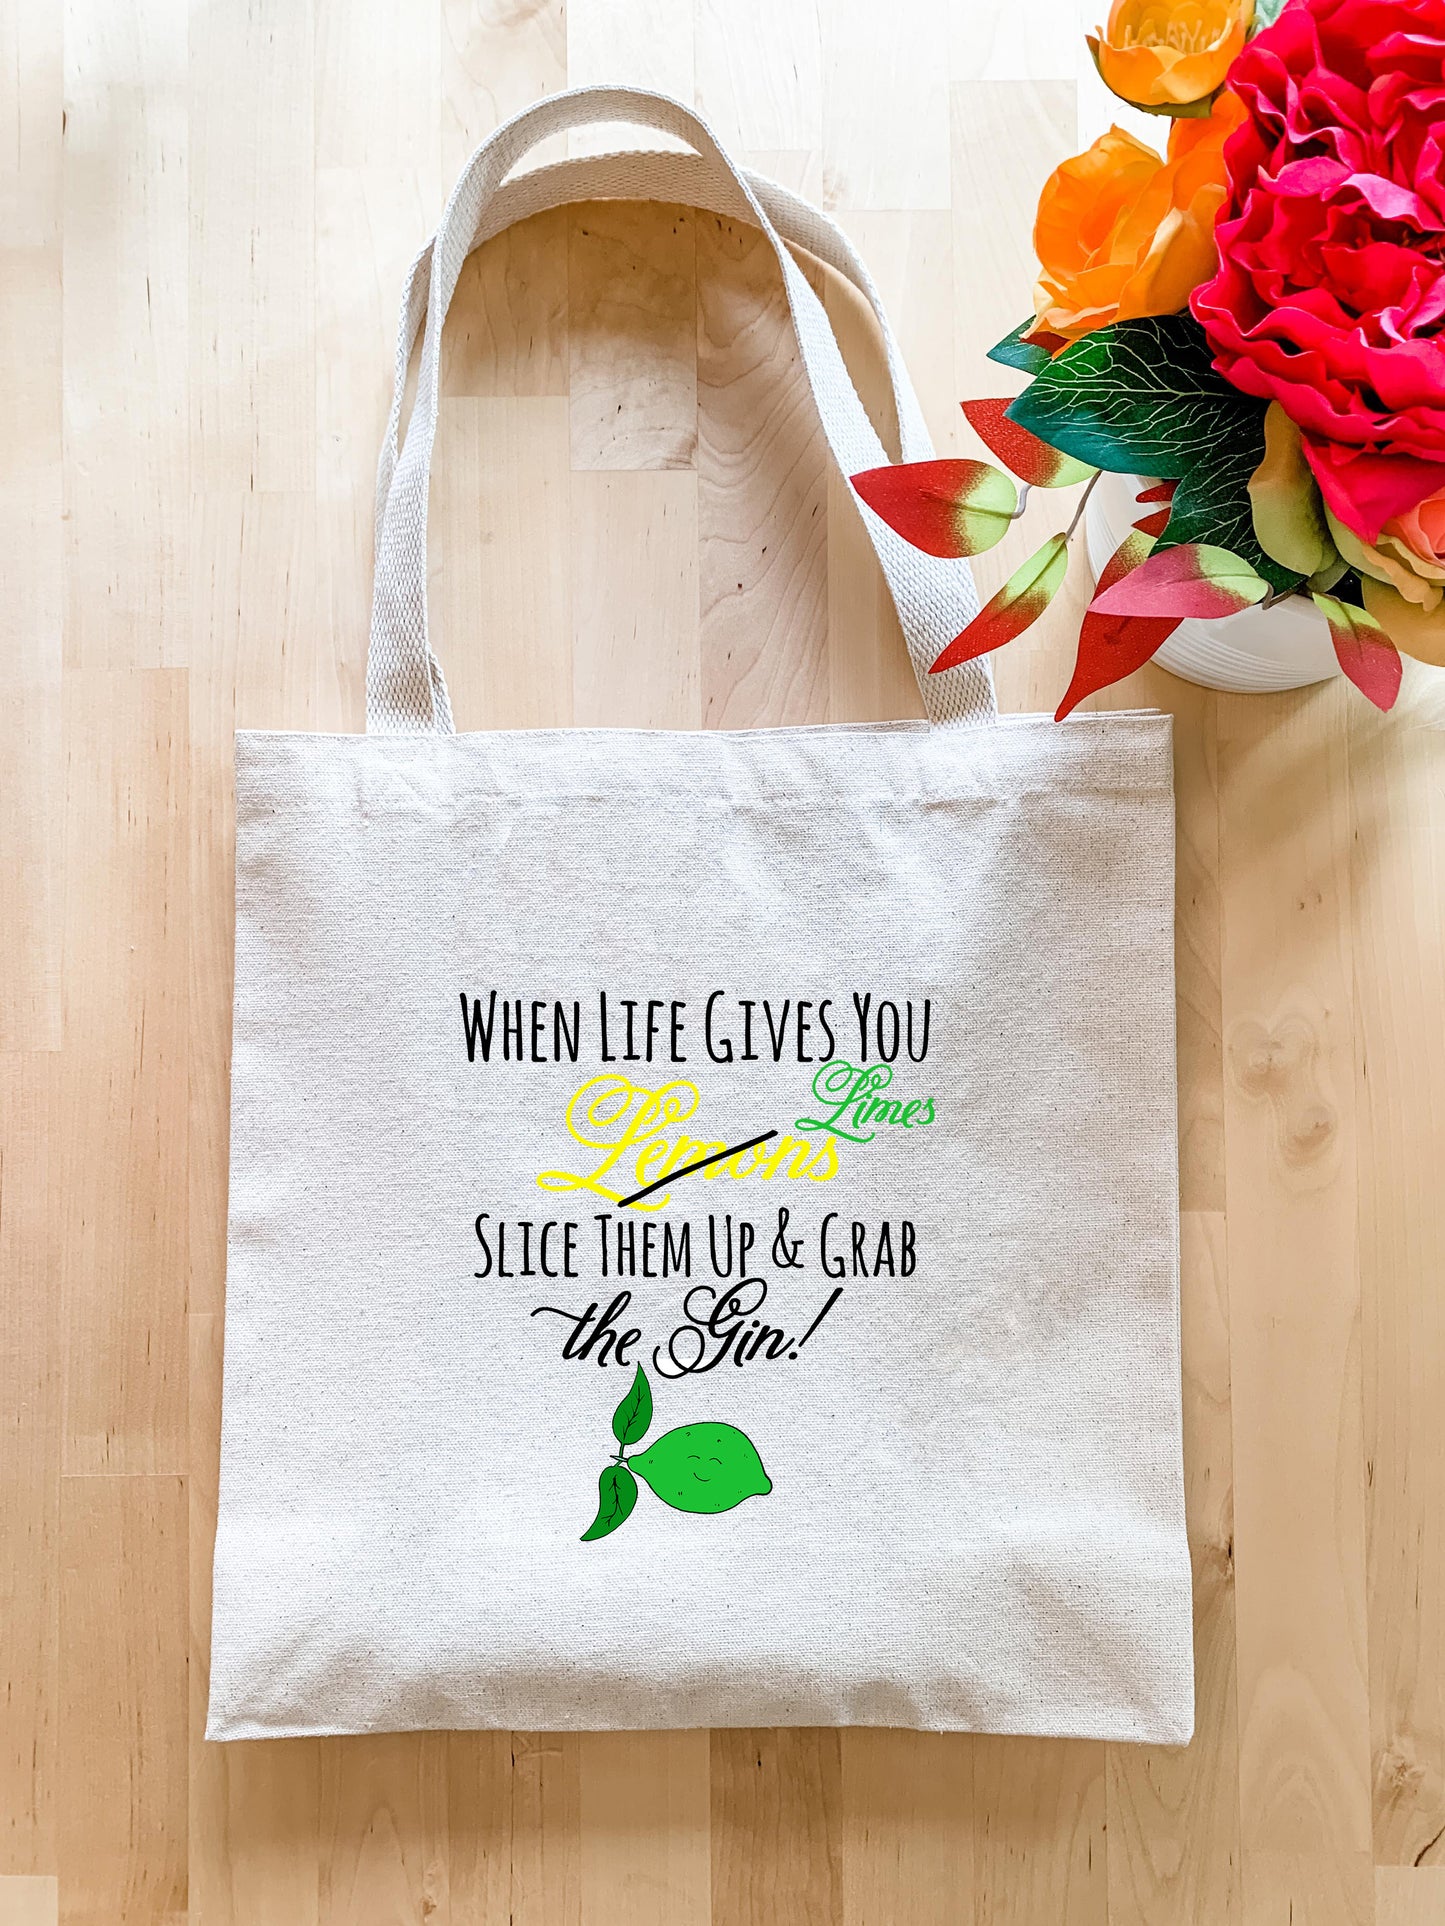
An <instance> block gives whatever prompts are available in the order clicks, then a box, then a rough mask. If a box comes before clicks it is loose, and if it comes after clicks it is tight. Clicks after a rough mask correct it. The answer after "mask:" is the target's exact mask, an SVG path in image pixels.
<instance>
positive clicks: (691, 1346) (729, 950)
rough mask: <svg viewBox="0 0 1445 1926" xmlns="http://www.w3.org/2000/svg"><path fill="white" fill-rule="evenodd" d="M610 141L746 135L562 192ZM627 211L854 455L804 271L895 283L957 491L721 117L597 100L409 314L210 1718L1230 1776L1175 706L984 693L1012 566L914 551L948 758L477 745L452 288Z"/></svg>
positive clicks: (755, 743) (279, 876) (304, 993)
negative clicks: (928, 1732) (856, 317)
mask: <svg viewBox="0 0 1445 1926" xmlns="http://www.w3.org/2000/svg"><path fill="white" fill-rule="evenodd" d="M589 121H614V122H615V121H628V122H633V123H639V124H643V125H646V126H648V127H651V128H655V129H659V130H662V131H665V132H666V133H668V134H670V135H674V136H678V137H680V138H681V139H682V140H683V141H685V142H686V143H687V144H688V145H689V146H690V147H691V149H692V150H693V152H692V153H690V154H686V155H683V154H676V153H652V154H635V153H628V154H617V155H608V156H604V157H602V158H596V159H586V160H580V161H570V162H565V163H563V164H561V165H558V166H552V167H547V168H543V169H541V170H539V171H537V172H534V173H531V174H524V175H522V176H519V177H518V178H516V179H510V178H509V176H510V174H511V170H512V169H513V167H514V166H515V164H516V163H517V162H518V161H519V160H520V159H521V158H522V156H523V155H524V154H525V152H526V151H527V149H528V148H529V147H531V146H532V145H533V144H534V143H536V142H537V141H539V140H541V139H543V138H545V137H546V136H548V135H551V134H555V133H557V132H559V131H560V130H562V129H565V128H571V127H577V126H580V125H582V124H583V123H584V122H589ZM624 197H631V198H660V199H665V200H669V201H685V202H689V203H692V204H694V205H697V206H700V207H704V208H710V209H714V210H716V211H718V212H720V213H722V214H724V215H727V216H729V217H733V218H737V219H741V220H745V221H749V222H751V223H753V224H754V225H756V226H757V227H758V228H759V229H761V231H762V233H763V234H764V235H765V236H766V237H767V239H768V240H769V241H770V242H771V244H772V246H773V248H774V250H775V251H776V254H777V258H778V264H779V267H780V269H781V271H782V274H783V276H784V281H785V284H786V290H787V297H788V302H789V306H790V310H791V315H792V320H793V323H794V326H795V328H796V332H797V339H798V345H799V349H800V352H801V357H802V363H803V367H804V370H805V372H806V375H807V379H808V381H809V383H810V384H811V388H812V391H813V394H814V397H815V398H816V401H817V405H818V409H819V413H820V415H821V418H822V423H823V427H824V429H825V431H826V434H827V438H828V441H829V443H830V445H831V447H832V450H833V453H834V455H835V456H836V458H837V460H838V462H839V463H840V465H841V467H842V469H843V471H844V472H845V473H853V472H856V471H857V470H859V469H862V468H867V467H873V466H877V465H878V464H879V463H881V462H882V461H884V460H885V459H886V456H885V454H884V451H883V448H882V446H881V445H880V443H879V441H878V439H877V437H876V435H875V434H874V431H873V429H872V428H871V427H870V425H869V422H868V419H867V417H866V415H865V413H864V411H863V409H862V407H861V405H860V403H859V401H858V398H857V396H856V394H855V392H854V390H853V387H852V385H851V383H850V381H849V378H848V375H847V373H846V371H845V369H844V366H843V363H842V361H841V358H840V355H839V351H838V348H837V344H836V342H835V340H834V337H833V334H832V332H831V329H830V327H829V324H828V321H827V319H826V316H825V314H824V312H823V309H822V307H821V306H820V304H819V302H818V300H817V299H816V297H815V296H814V294H813V292H812V290H811V288H810V286H809V284H808V282H807V280H806V279H805V278H804V276H803V274H802V273H801V272H800V270H799V268H798V266H797V264H796V262H795V261H794V260H793V258H792V256H791V255H790V253H789V251H788V244H792V245H794V246H798V247H801V248H803V249H806V250H808V251H809V252H810V253H811V254H813V255H815V256H817V257H819V258H821V259H822V260H824V261H826V262H828V263H830V264H831V265H832V266H833V267H834V268H836V269H837V270H838V271H839V272H841V273H842V274H844V275H846V276H847V277H848V278H849V279H850V280H851V281H852V282H853V283H854V284H855V285H856V286H857V287H858V288H859V289H860V290H861V292H862V294H863V295H864V297H865V298H866V299H867V300H868V301H869V302H870V303H871V304H872V306H873V309H874V311H875V313H876V314H877V316H878V321H879V325H880V327H881V328H882V330H883V339H884V342H885V344H886V347H887V353H888V362H889V367H890V370H891V374H892V379H893V384H894V400H895V402H896V407H897V417H898V427H899V435H900V441H901V446H902V450H903V455H904V458H905V459H909V460H918V459H921V458H924V457H926V456H928V455H929V454H930V453H931V449H930V446H929V442H928V436H927V432H926V430H925V428H924V425H923V420H922V416H921V414H920V411H919V408H918V404H917V401H916V399H915V398H914V395H913V392H912V389H911V388H910V386H909V384H908V380H907V376H906V374H905V373H904V370H903V367H902V364H901V361H900V359H899V356H898V352H897V348H896V345H895V343H894V341H893V338H892V336H891V334H890V333H889V332H888V328H887V322H886V320H885V318H884V316H883V315H882V312H881V310H880V309H879V307H878V300H877V296H876V293H875V292H874V289H873V286H872V284H871V282H870V281H869V279H868V276H867V274H866V272H865V270H864V268H863V266H862V265H861V263H860V262H859V260H858V258H857V256H856V255H855V253H854V252H853V250H852V248H851V247H850V246H849V244H848V242H847V241H846V240H845V239H844V237H843V236H842V234H841V233H840V232H839V231H838V229H837V228H836V227H835V226H833V225H832V223H830V222H829V221H827V220H826V219H825V218H824V217H823V216H822V215H820V214H818V213H817V212H816V211H814V210H813V209H811V208H809V207H807V206H806V205H805V204H804V203H802V202H800V201H798V200H797V199H796V198H794V197H793V196H792V195H790V194H788V193H786V192H784V190H782V189H781V188H779V187H776V186H774V185H772V184H770V183H768V182H765V181H763V180H761V179H759V178H758V177H756V176H754V175H751V174H747V173H744V172H742V171H741V170H739V169H738V168H737V167H735V166H734V165H733V164H732V163H731V162H730V161H729V160H728V158H727V157H726V155H725V154H724V153H723V152H722V150H721V149H720V147H719V146H718V143H717V142H716V140H715V139H714V138H713V137H712V135H711V134H710V133H709V132H708V130H707V128H706V127H705V126H704V125H703V123H702V122H701V121H700V120H699V119H698V118H697V117H696V115H694V114H693V113H691V112H690V111H689V110H688V109H686V108H684V107H682V106H681V105H679V104H678V103H676V102H673V101H669V100H666V99H663V98H660V97H658V96H654V95H648V94H639V93H632V92H624V91H620V90H615V89H596V90H583V91H580V92H577V93H573V94H570V95H563V96H561V97H558V98H555V99H552V100H549V101H546V102H543V103H542V104H541V105H539V106H537V107H534V108H532V109H531V110H529V111H528V112H526V113H523V114H521V115H519V116H518V117H517V118H516V119H515V120H513V121H512V122H510V123H509V124H508V125H507V126H505V127H503V128H502V129H501V130H500V131H499V132H498V133H497V134H495V135H494V136H493V137H492V138H491V139H490V140H488V141H487V142H486V143H485V144H484V145H483V146H482V147H481V148H480V149H479V150H478V152H477V154H476V155H475V156H474V158H473V159H472V161H471V163H470V164H469V165H468V167H467V169H466V171H465V173H464V174H463V176H462V178H461V180H460V182H459V183H458V185H457V187H456V189H455V191H454V192H453V194H452V197H451V200H450V202H449V204H448V206H447V209H446V212H445V214H444V216H443V219H442V222H441V225H440V227H439V229H438V231H437V235H436V237H435V240H434V242H433V243H432V245H431V246H430V247H429V248H428V249H426V250H424V251H423V253H422V254H421V256H419V257H418V260H417V263H416V266H415V268H414V270H413V274H412V278H411V282H410V284H409V286H408V289H407V293H406V299H405V303H404V308H403V315H402V325H401V336H400V342H399V346H398V353H397V364H396V382H397V387H396V399H395V402H394V405H393V409H392V417H391V425H390V428H389V430H388V433H387V437H386V444H385V449H384V452H383V457H382V462H381V472H380V484H379V490H378V509H377V551H376V587H375V604H374V616H373V628H372V636H371V652H370V663H369V670H368V678H367V732H366V734H365V735H360V736H340V735H312V734H299V733H297V734H293V733H275V732H270V731H265V732H243V733H241V734H240V735H238V737H237V743H236V812H237V833H236V990H235V1026H234V1045H233V1056H232V1072H233V1076H232V1131H231V1189H230V1239H229V1278H228V1286H227V1299H226V1333H225V1340H226V1345H225V1387H224V1419H223V1440H222V1465H221V1487H220V1509H219V1522H218V1527H217V1533H216V1547H215V1594H214V1601H215V1602H214V1625H213V1642H212V1662H211V1664H212V1669H211V1698H210V1719H209V1726H208V1732H209V1735H210V1736H211V1737H212V1738H222V1739H241V1738H261V1737H269V1736H276V1735H284V1734H301V1733H345V1732H361V1731H382V1730H388V1729H402V1728H420V1727H467V1726H502V1727H514V1728H524V1729H557V1728H595V1727H645V1726H685V1725H739V1724H743V1725H759V1726H762V1725H775V1724H880V1725H897V1726H918V1727H935V1728H970V1729H977V1730H993V1731H1000V1732H1029V1733H1064V1734H1084V1735H1090V1736H1093V1737H1098V1738H1110V1739H1140V1740H1152V1741H1182V1740H1185V1739H1187V1738H1188V1736H1189V1733H1190V1730H1191V1725H1192V1701H1193V1692H1192V1676H1191V1639H1190V1572H1189V1559H1188V1554H1187V1549H1186V1544H1185V1534H1184V1516H1183V1501H1182V1478H1181V1465H1180V1379H1179V1344H1178V1273H1177V1252H1178V1237H1177V1214H1176V1169H1177V1144H1176V1119H1175V1068H1174V1001H1173V960H1172V929H1173V847H1174V844H1173V811H1172V799H1171V756H1170V737H1169V724H1168V721H1167V719H1165V718H1164V717H1162V716H1158V715H1143V714H1128V715H1122V714H1113V715H1093V716H1080V717H1076V718H1074V719H1072V720H1070V721H1068V722H1066V723H1064V724H1062V725H1056V724H1054V723H1053V722H1052V721H1048V720H1044V719H1041V718H1036V717H1030V718H1018V719H1004V718H1000V717H998V716H997V715H996V713H995V707H994V700H993V693H992V687H991V683H990V680H989V676H988V674H987V670H986V668H985V667H984V666H983V665H971V666H968V667H965V668H962V669H959V670H957V671H953V672H950V673H949V674H946V675H943V676H937V677H930V676H929V675H928V673H927V670H928V667H929V664H930V663H931V662H932V661H933V660H934V659H935V657H936V656H937V654H938V653H939V651H940V650H941V649H942V647H943V645H944V644H945V643H946V642H947V641H948V640H949V639H950V638H951V637H952V636H953V635H954V634H955V633H956V632H957V631H958V629H959V628H961V627H962V625H963V623H964V622H965V621H966V620H967V619H968V617H969V616H970V615H971V614H972V613H973V611H974V610H975V608H976V606H977V603H976V600H975V596H974V592H973V589H972V586H971V583H970V579H969V574H968V570H967V567H966V566H965V565H964V564H962V563H956V564H955V563H945V562H933V561H930V560H929V559H928V558H926V557H924V556H921V555H919V554H917V553H916V552H915V551H913V550H912V549H911V548H909V547H907V545H906V544H904V543H902V542H900V541H898V540H897V539H896V538H895V537H894V536H893V535H892V534H891V533H890V532H889V531H888V530H887V529H886V528H885V527H884V526H883V525H882V524H881V523H879V522H878V521H877V520H876V519H874V518H873V517H871V516H869V515H868V514H867V513H866V512H865V515H864V518H865V521H866V522H867V524H868V530H869V534H870V536H871V537H872V540H873V544H874V546H875V548H876V550H877V553H878V557H879V561H880V563H881V565H882V567H883V570H884V572H885V574H886V576H887V579H888V582H889V584H890V587H891V589H892V591H893V594H894V597H895V599H896V602H897V605H898V611H899V615H900V617H901V620H902V626H903V630H904V633H905V636H906V638H907V641H908V646H909V649H910V651H911V653H912V657H913V660H914V662H915V664H916V665H917V667H918V670H919V677H920V682H921V685H922V688H923V692H924V697H925V700H926V703H927V709H928V721H927V722H925V723H901V724H893V725H884V726H880V727H872V726H870V727H832V728H824V727H819V728H780V729H771V730H769V729H763V730H749V731H743V732H737V733H724V732H716V733H666V732H654V731H646V730H630V729H557V730H521V731H500V732H495V733H492V732H489V733H481V734H468V735H458V734H457V733H455V731H454V729H453V725H452V718H451V713H450V709H449V706H448V702H447V692H446V684H445V682H444V680H443V678H442V672H441V668H440V666H439V664H438V662H437V660H436V658H435V656H434V655H433V654H432V652H431V649H430V647H429V645H428V640H427V618H426V511H427V481H428V468H429V462H430V455H431V448H432V439H433V434H434V431H435V428H436V422H437V387H438V367H439V344H440V339H441V332H442V324H443V320H444V318H445V315H446V312H447V306H448V303H449V301H450V299H451V295H452V292H453V289H454V287H455V284H456V281H457V277H458V273H459V271H460V268H461V264H462V262H463V260H464V258H465V257H466V255H467V254H468V252H469V251H470V250H471V249H472V248H473V247H474V246H475V245H477V244H478V243H479V242H480V241H482V240H484V239H486V238H487V237H488V236H490V235H493V234H495V233H497V232H498V231H499V230H500V229H501V228H503V227H505V226H506V225H507V223H508V222H510V221H513V220H518V219H521V218H523V217H524V216H526V215H528V214H531V213H534V212H536V211H537V210H538V209H540V208H544V207H549V206H553V205H557V204H559V203H562V202H566V201H571V200H576V199H586V198H624ZM423 323H424V341H423V346H422V352H421V357H420V364H419V373H418V380H417V391H416V398H415V402H414V406H413V409H412V412H411V415H410V421H409V426H408V428H407V432H406V436H405V441H404V443H403V444H402V445H401V446H400V447H398V430H399V427H400V422H401V416H402V394H403V389H404V387H405V382H406V377H407V369H408V363H409V360H410V357H411V354H412V349H413V345H414V342H415V339H416V337H417V335H418V333H419V332H421V331H422V328H423ZM448 646H449V648H451V649H453V650H461V649H463V648H485V647H486V646H487V640H486V636H485V634H483V633H479V634H476V635H458V636H452V637H449V638H448Z"/></svg>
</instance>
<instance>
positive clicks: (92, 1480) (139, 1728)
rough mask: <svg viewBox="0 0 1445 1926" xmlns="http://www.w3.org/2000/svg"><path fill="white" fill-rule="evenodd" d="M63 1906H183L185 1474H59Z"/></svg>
mask: <svg viewBox="0 0 1445 1926" xmlns="http://www.w3.org/2000/svg"><path fill="white" fill-rule="evenodd" d="M60 1544H61V1588H60V1651H61V1665H60V1765H59V1775H58V1783H57V1817H58V1828H59V1842H58V1853H57V1872H58V1875H59V1879H60V1917H61V1920H62V1921H63V1922H65V1923H66V1926H113V1922H114V1921H116V1920H142V1921H147V1922H149V1921H153V1920H171V1919H179V1918H180V1917H182V1916H183V1915H184V1914H185V1912H186V1903H187V1902H186V1885H187V1880H186V1858H187V1854H186V1807H187V1799H186V1643H187V1641H186V1486H185V1480H184V1478H180V1477H175V1476H167V1475H157V1476H154V1477H146V1476H136V1477H80V1478H66V1479H65V1480H64V1481H63V1482H62V1486H61V1535H60Z"/></svg>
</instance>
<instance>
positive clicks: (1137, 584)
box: [1089, 542, 1269, 621]
mask: <svg viewBox="0 0 1445 1926" xmlns="http://www.w3.org/2000/svg"><path fill="white" fill-rule="evenodd" d="M1268 593H1269V584H1268V582H1266V581H1265V580H1264V579H1263V578H1262V577H1261V576H1258V575H1256V574H1255V572H1254V570H1253V569H1252V568H1251V567H1250V566H1249V564H1248V563H1247V562H1243V561H1241V560H1240V558H1239V557H1238V556H1237V555H1233V554H1231V553H1230V552H1229V550H1228V549H1223V548H1216V547H1215V546H1214V545H1213V544H1212V543H1210V542H1181V543H1180V544H1179V546H1178V547H1177V548H1165V549H1158V550H1156V551H1155V552H1154V553H1153V554H1151V555H1150V556H1149V557H1148V558H1147V559H1146V560H1145V561H1143V562H1141V563H1140V564H1139V566H1138V567H1137V568H1133V569H1130V570H1129V572H1128V574H1127V575H1126V576H1124V577H1123V578H1122V579H1121V580H1120V581H1118V582H1115V583H1114V585H1113V586H1112V587H1111V588H1107V589H1104V588H1101V589H1100V590H1099V591H1098V592H1097V593H1096V594H1095V596H1094V599H1093V601H1092V602H1091V603H1090V604H1089V607H1090V608H1091V609H1094V610H1097V611H1098V612H1099V613H1100V614H1102V615H1177V616H1180V617H1184V616H1195V617H1198V618H1201V619H1203V620H1205V621H1210V620H1216V619H1218V618H1220V617H1222V616H1226V615H1237V614H1238V613H1239V611H1240V610H1241V609H1247V608H1249V607H1250V605H1251V604H1252V603H1255V602H1260V601H1263V599H1264V597H1265V596H1266V595H1268Z"/></svg>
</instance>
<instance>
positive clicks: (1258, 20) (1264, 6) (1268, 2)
mask: <svg viewBox="0 0 1445 1926" xmlns="http://www.w3.org/2000/svg"><path fill="white" fill-rule="evenodd" d="M1286 4H1287V0H1254V19H1253V21H1252V22H1251V24H1250V29H1249V37H1250V39H1251V40H1253V38H1254V36H1255V35H1256V34H1257V33H1263V32H1264V30H1265V28H1266V27H1272V26H1273V25H1274V23H1275V21H1276V20H1278V19H1279V17H1280V15H1281V14H1282V13H1283V12H1284V10H1285V6H1286Z"/></svg>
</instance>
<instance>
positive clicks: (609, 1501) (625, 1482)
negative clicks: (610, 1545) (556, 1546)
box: [582, 1464, 637, 1545]
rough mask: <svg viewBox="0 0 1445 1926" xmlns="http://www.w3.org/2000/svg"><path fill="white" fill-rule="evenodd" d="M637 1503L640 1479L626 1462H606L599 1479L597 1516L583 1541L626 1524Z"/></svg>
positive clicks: (602, 1535) (601, 1535)
mask: <svg viewBox="0 0 1445 1926" xmlns="http://www.w3.org/2000/svg"><path fill="white" fill-rule="evenodd" d="M636 1503H637V1480H636V1479H635V1478H634V1477H633V1475H632V1473H631V1472H630V1471H629V1470H628V1469H627V1466H626V1465H615V1464H614V1465H605V1466H604V1467H603V1471H602V1476H601V1477H600V1478H599V1479H598V1480H597V1516H596V1517H595V1518H594V1519H593V1520H592V1523H591V1524H590V1525H589V1526H588V1527H587V1529H586V1531H584V1532H583V1534H582V1543H583V1544H584V1545H585V1544H586V1543H587V1542H588V1540H589V1539H592V1538H605V1537H606V1536H607V1534H608V1533H609V1532H612V1531H616V1529H617V1527H618V1526H619V1525H625V1524H626V1523H627V1521H628V1519H629V1518H630V1517H631V1516H632V1507H633V1506H634V1505H635V1504H636Z"/></svg>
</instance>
